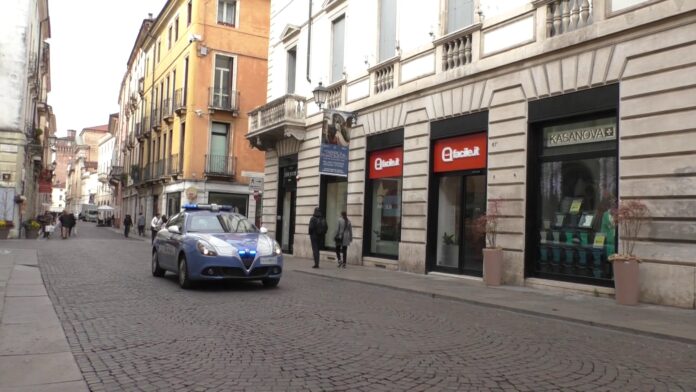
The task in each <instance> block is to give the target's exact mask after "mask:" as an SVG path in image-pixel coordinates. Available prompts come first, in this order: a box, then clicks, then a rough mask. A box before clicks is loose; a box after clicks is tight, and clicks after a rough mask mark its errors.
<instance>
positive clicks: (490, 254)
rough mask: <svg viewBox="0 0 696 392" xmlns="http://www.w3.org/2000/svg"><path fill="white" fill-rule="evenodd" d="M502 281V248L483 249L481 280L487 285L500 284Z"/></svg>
mask: <svg viewBox="0 0 696 392" xmlns="http://www.w3.org/2000/svg"><path fill="white" fill-rule="evenodd" d="M502 281H503V250H502V249H489V248H484V249H483V282H484V283H485V284H486V285H488V286H500V284H501V283H502Z"/></svg>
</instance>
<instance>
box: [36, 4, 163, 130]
mask: <svg viewBox="0 0 696 392" xmlns="http://www.w3.org/2000/svg"><path fill="white" fill-rule="evenodd" d="M165 2H166V0H116V1H114V0H48V4H49V17H50V18H51V40H50V43H51V92H50V93H49V95H48V102H49V104H50V105H51V106H52V107H53V113H54V114H55V116H56V123H57V131H58V136H64V135H65V134H66V131H67V130H68V129H76V130H77V131H78V133H79V131H80V130H81V129H82V128H86V127H91V126H96V125H103V124H107V123H108V121H109V114H111V113H117V112H118V93H119V88H120V86H121V80H122V78H123V75H124V74H125V72H126V62H127V61H128V56H129V55H130V51H131V49H132V48H133V43H134V42H135V38H136V36H137V34H138V31H139V29H140V25H141V23H142V21H143V19H145V18H147V14H148V13H149V12H151V13H152V14H153V15H154V16H155V17H156V16H157V14H158V13H159V12H160V10H161V9H162V7H163V6H164V4H165Z"/></svg>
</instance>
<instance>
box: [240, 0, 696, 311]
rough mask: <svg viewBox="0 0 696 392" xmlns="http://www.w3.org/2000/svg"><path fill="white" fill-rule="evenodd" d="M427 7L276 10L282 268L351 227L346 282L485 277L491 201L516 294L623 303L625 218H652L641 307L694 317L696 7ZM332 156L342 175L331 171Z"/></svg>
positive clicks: (272, 120) (656, 2)
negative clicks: (626, 205)
mask: <svg viewBox="0 0 696 392" xmlns="http://www.w3.org/2000/svg"><path fill="white" fill-rule="evenodd" d="M425 3H427V5H426V4H425ZM419 4H420V6H419V7H410V8H409V7H406V6H404V5H403V3H401V2H398V1H394V0H380V1H375V2H363V1H351V0H345V1H341V0H334V1H332V0H326V1H319V0H317V1H312V2H309V4H308V3H307V2H304V1H294V0H287V1H278V2H273V3H272V10H271V26H272V28H271V42H270V47H269V80H268V96H267V102H268V103H267V104H266V105H264V106H262V107H259V108H257V109H255V110H254V111H252V112H251V113H250V114H249V118H250V127H249V134H248V135H247V138H248V139H249V141H250V142H251V143H252V144H254V145H255V146H256V147H257V148H259V149H261V150H263V151H265V152H266V167H265V178H264V193H263V206H264V207H263V224H264V226H266V227H267V228H268V229H269V231H271V232H274V233H275V235H276V238H277V239H278V241H279V242H280V243H281V245H282V246H283V249H284V251H286V252H290V253H293V254H294V255H297V256H304V257H311V247H310V241H309V237H308V235H307V225H308V222H309V218H310V216H311V214H312V212H313V210H314V208H315V207H319V208H321V209H322V211H323V212H324V214H325V215H326V216H327V219H328V220H329V224H330V225H333V224H335V221H336V217H337V216H338V214H339V213H340V211H341V210H345V211H347V213H348V216H349V218H350V219H351V221H352V225H353V236H354V241H353V243H352V244H351V246H350V248H349V251H348V255H349V260H348V261H349V262H350V263H356V264H363V265H374V266H378V267H383V268H387V269H394V270H401V271H409V272H415V273H431V272H442V273H450V274H461V275H470V276H473V277H477V276H481V275H482V248H483V247H484V246H485V243H484V239H483V238H482V236H481V235H480V234H477V233H476V230H475V229H474V226H475V221H476V219H477V218H478V217H479V216H481V215H482V214H483V213H484V212H485V211H486V210H487V209H488V208H489V206H490V204H491V202H494V203H495V204H497V205H498V207H499V211H500V214H501V215H502V218H501V221H500V229H499V234H498V245H499V246H502V248H503V249H504V282H505V283H506V284H511V285H525V286H531V287H540V288H542V287H543V288H546V287H548V288H557V289H562V290H574V291H584V292H588V293H595V294H599V295H613V293H614V289H613V272H612V267H611V263H610V262H609V261H608V260H607V257H608V256H609V255H611V254H613V253H614V251H615V250H616V249H617V245H618V244H619V241H621V233H620V232H618V231H617V229H616V227H615V226H614V225H613V222H612V220H611V214H610V209H611V208H612V207H613V206H615V205H616V204H617V202H618V201H619V200H630V199H641V200H643V201H644V202H645V203H646V204H647V205H648V207H649V208H650V211H651V217H650V219H649V220H648V222H647V224H646V225H645V226H644V228H643V231H642V232H641V233H639V234H638V238H637V244H636V248H635V253H636V255H637V256H639V257H640V258H641V259H642V260H643V263H641V265H640V274H641V280H640V286H641V301H643V302H647V303H657V304H666V305H673V306H679V307H686V308H694V307H696V287H695V285H696V257H695V256H694V255H695V254H696V246H695V245H694V243H693V236H694V233H695V230H696V229H694V227H696V225H695V223H696V215H694V211H696V208H695V207H696V205H695V204H694V202H693V200H692V199H693V196H694V195H696V193H694V192H696V187H694V184H693V183H692V181H691V179H692V178H694V174H695V173H696V169H695V168H694V167H693V165H691V164H690V162H691V161H692V160H693V158H694V152H693V149H692V147H691V145H692V144H693V143H687V142H685V141H687V140H691V141H693V140H696V133H694V131H693V127H692V126H691V125H690V124H692V123H693V122H694V120H695V119H696V111H695V110H694V106H693V102H694V97H695V96H696V89H694V87H693V86H694V85H696V84H695V81H696V79H694V75H696V73H695V72H693V71H694V70H693V69H692V67H693V64H694V62H693V60H694V56H693V53H696V41H694V39H693V37H696V4H692V3H689V2H675V1H660V0H593V1H589V0H577V1H576V0H570V1H568V0H536V1H510V2H495V1H491V0H478V1H455V0H449V1H448V0H430V1H426V2H421V3H419ZM308 15H309V16H310V18H308ZM307 60H309V62H308V61H307ZM319 82H322V83H323V84H324V85H325V86H326V87H327V89H328V91H327V94H328V99H327V100H326V102H325V103H324V106H323V109H325V110H326V109H328V110H329V111H328V112H327V111H321V110H320V108H319V107H318V106H317V104H316V103H315V102H314V101H313V99H312V92H313V90H314V89H315V88H316V87H317V86H318V84H319ZM327 114H328V116H327ZM336 114H338V115H339V116H338V117H336V116H335V115H336ZM326 117H328V118H329V120H324V119H325V118H326ZM356 117H357V121H354V120H355V118H356ZM336 119H338V121H337V120H336ZM346 119H348V120H349V121H347V122H345V123H344V122H342V121H344V120H346ZM330 144H338V145H346V146H347V151H348V153H347V157H345V158H344V159H345V160H346V161H347V162H345V165H346V166H347V168H346V172H347V175H345V176H336V175H331V174H332V172H331V170H328V168H327V167H326V166H325V164H326V163H327V162H329V161H328V160H327V159H328V158H331V157H330V156H325V155H324V154H325V151H334V149H333V147H332V148H327V147H326V146H327V145H330ZM322 173H323V174H322ZM333 174H335V172H333ZM334 234H335V229H333V228H330V229H329V233H327V236H326V239H325V241H324V251H323V252H322V257H323V258H325V259H332V258H333V257H334V256H333V252H332V247H333V245H332V243H333V241H332V239H333V236H334Z"/></svg>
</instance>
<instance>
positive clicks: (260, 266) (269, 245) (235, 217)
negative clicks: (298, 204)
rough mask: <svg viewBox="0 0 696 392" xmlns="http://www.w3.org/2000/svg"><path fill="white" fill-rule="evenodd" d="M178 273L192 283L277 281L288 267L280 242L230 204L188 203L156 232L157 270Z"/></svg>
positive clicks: (184, 284)
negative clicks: (232, 210)
mask: <svg viewBox="0 0 696 392" xmlns="http://www.w3.org/2000/svg"><path fill="white" fill-rule="evenodd" d="M166 271H171V272H174V273H176V274H177V275H178V278H179V285H180V286H181V287H182V288H184V289H188V288H191V286H192V285H193V283H194V282H196V281H211V280H224V279H237V280H260V281H261V282H263V284H264V286H266V287H275V286H277V285H278V282H280V277H281V275H282V273H283V254H282V251H281V249H280V245H278V243H277V242H276V241H274V240H273V239H271V238H270V237H269V236H268V235H266V229H265V228H261V229H260V230H259V229H258V228H256V226H254V225H253V224H252V223H251V222H249V221H248V220H247V219H246V218H245V217H244V216H243V215H240V214H237V213H234V212H231V208H230V207H228V206H219V205H215V204H207V205H203V204H188V205H185V206H184V207H183V210H182V211H181V212H180V213H179V214H177V215H175V216H173V217H172V218H171V219H170V220H169V221H168V222H167V223H166V226H165V227H164V228H162V230H160V231H159V232H158V233H157V236H156V237H155V241H154V244H153V247H152V275H154V276H157V277H162V276H164V274H165V273H166Z"/></svg>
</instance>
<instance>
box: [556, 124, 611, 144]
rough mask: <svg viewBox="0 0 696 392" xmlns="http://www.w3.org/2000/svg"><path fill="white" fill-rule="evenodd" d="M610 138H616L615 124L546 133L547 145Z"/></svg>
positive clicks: (594, 141) (608, 139)
mask: <svg viewBox="0 0 696 392" xmlns="http://www.w3.org/2000/svg"><path fill="white" fill-rule="evenodd" d="M610 140H616V129H615V128H614V126H613V125H611V126H599V127H588V128H579V129H565V130H548V131H547V132H546V135H544V142H545V144H546V147H561V146H570V145H573V144H584V143H597V142H605V141H610Z"/></svg>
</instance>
